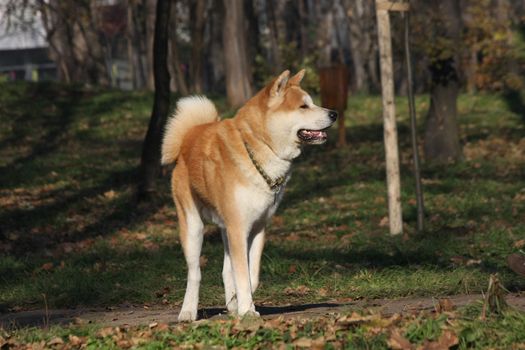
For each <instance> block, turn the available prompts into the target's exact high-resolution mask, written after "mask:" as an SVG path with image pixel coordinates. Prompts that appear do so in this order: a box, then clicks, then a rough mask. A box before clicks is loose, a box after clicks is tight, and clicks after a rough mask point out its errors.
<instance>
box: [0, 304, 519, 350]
mask: <svg viewBox="0 0 525 350" xmlns="http://www.w3.org/2000/svg"><path fill="white" fill-rule="evenodd" d="M480 312H481V305H480V304H472V305H470V306H468V307H466V308H464V309H461V310H459V311H453V312H446V313H441V314H440V313H437V314H429V313H423V312H422V313H418V314H416V315H411V316H407V315H405V316H400V315H393V316H391V317H381V316H380V315H378V314H374V313H369V312H367V311H365V312H363V313H352V314H332V315H330V316H326V317H314V318H311V319H300V318H294V319H288V320H284V319H282V318H278V319H273V320H268V321H263V320H250V319H246V320H241V321H239V320H234V319H228V320H215V321H200V322H197V323H193V324H179V325H175V326H168V325H165V324H160V325H151V326H150V327H121V328H118V327H116V328H111V327H108V328H102V327H100V326H85V325H83V326H71V327H68V328H64V327H56V326H54V327H51V328H49V329H44V330H42V329H20V330H17V331H12V332H10V333H7V332H3V333H2V332H1V331H0V344H1V342H2V339H4V341H8V342H9V343H10V345H11V346H12V348H16V347H17V346H18V345H21V346H23V344H32V345H35V346H38V345H41V346H45V345H47V346H48V347H56V346H57V345H53V344H57V343H59V345H58V347H62V346H68V345H70V346H73V347H75V348H78V347H79V346H80V345H82V346H85V348H87V349H101V348H104V349H118V348H129V347H133V348H134V349H166V348H173V347H185V348H202V347H204V348H211V347H215V348H228V349H230V348H234V347H237V348H248V349H268V348H286V349H294V348H312V347H314V346H315V347H316V348H323V349H341V348H342V349H388V348H390V347H389V345H391V344H392V340H394V339H397V340H398V341H399V339H401V340H403V341H405V342H406V343H405V344H407V343H410V344H411V345H412V346H413V348H415V347H416V346H423V345H425V344H427V345H428V346H429V347H428V348H440V349H442V348H448V346H447V347H444V346H441V347H436V345H437V343H441V344H443V343H444V340H443V337H444V336H445V335H446V334H448V338H447V337H445V339H449V340H451V341H450V342H449V343H448V344H450V346H455V348H456V349H493V348H499V349H509V348H513V346H514V347H516V346H517V345H518V344H520V343H521V344H523V342H524V341H525V333H523V331H522V330H523V328H524V327H525V314H523V313H519V312H516V311H513V310H509V311H506V312H504V313H503V314H501V315H499V316H493V317H490V318H488V319H485V320H481V319H480V317H479V315H480ZM394 334H397V337H396V336H395V335H394ZM2 337H3V338H2ZM430 342H432V343H433V344H428V343H430ZM431 346H434V347H431ZM516 348H519V347H516Z"/></svg>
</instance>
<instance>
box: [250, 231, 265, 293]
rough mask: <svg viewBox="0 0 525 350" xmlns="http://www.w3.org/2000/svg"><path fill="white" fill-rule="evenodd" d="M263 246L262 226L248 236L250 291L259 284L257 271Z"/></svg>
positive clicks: (253, 290)
mask: <svg viewBox="0 0 525 350" xmlns="http://www.w3.org/2000/svg"><path fill="white" fill-rule="evenodd" d="M263 248H264V228H263V229H262V230H260V231H258V232H255V233H252V236H251V237H250V256H249V260H250V261H249V263H250V283H251V286H252V293H254V292H255V290H256V289H257V287H258V286H259V271H260V266H261V256H262V252H263Z"/></svg>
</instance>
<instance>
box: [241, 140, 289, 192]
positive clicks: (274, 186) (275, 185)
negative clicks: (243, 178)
mask: <svg viewBox="0 0 525 350" xmlns="http://www.w3.org/2000/svg"><path fill="white" fill-rule="evenodd" d="M244 147H245V148H246V151H247V152H248V155H249V156H250V159H251V160H252V163H253V165H254V166H255V169H257V171H258V172H259V174H261V176H262V177H263V179H264V181H266V183H267V184H268V187H270V189H271V190H272V191H274V192H278V191H279V189H280V188H281V186H282V185H283V184H284V181H285V180H286V176H279V177H278V178H277V179H275V180H272V178H271V177H270V176H269V175H268V174H267V173H266V171H264V169H263V168H262V166H261V165H260V164H259V163H258V162H257V161H256V160H255V157H254V154H253V150H252V149H251V148H250V146H248V144H247V143H246V142H245V143H244Z"/></svg>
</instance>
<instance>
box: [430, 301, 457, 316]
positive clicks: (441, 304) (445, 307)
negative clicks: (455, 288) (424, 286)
mask: <svg viewBox="0 0 525 350" xmlns="http://www.w3.org/2000/svg"><path fill="white" fill-rule="evenodd" d="M455 308H456V306H455V305H454V303H453V302H452V300H450V299H449V298H444V299H438V303H437V305H436V306H435V309H436V312H437V313H441V312H450V311H454V309H455Z"/></svg>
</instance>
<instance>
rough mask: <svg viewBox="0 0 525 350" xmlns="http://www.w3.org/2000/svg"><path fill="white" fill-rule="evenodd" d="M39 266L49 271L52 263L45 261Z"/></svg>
mask: <svg viewBox="0 0 525 350" xmlns="http://www.w3.org/2000/svg"><path fill="white" fill-rule="evenodd" d="M40 268H41V269H42V270H44V271H51V270H52V269H53V263H52V262H48V263H45V264H44V265H42V266H41V267H40Z"/></svg>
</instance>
